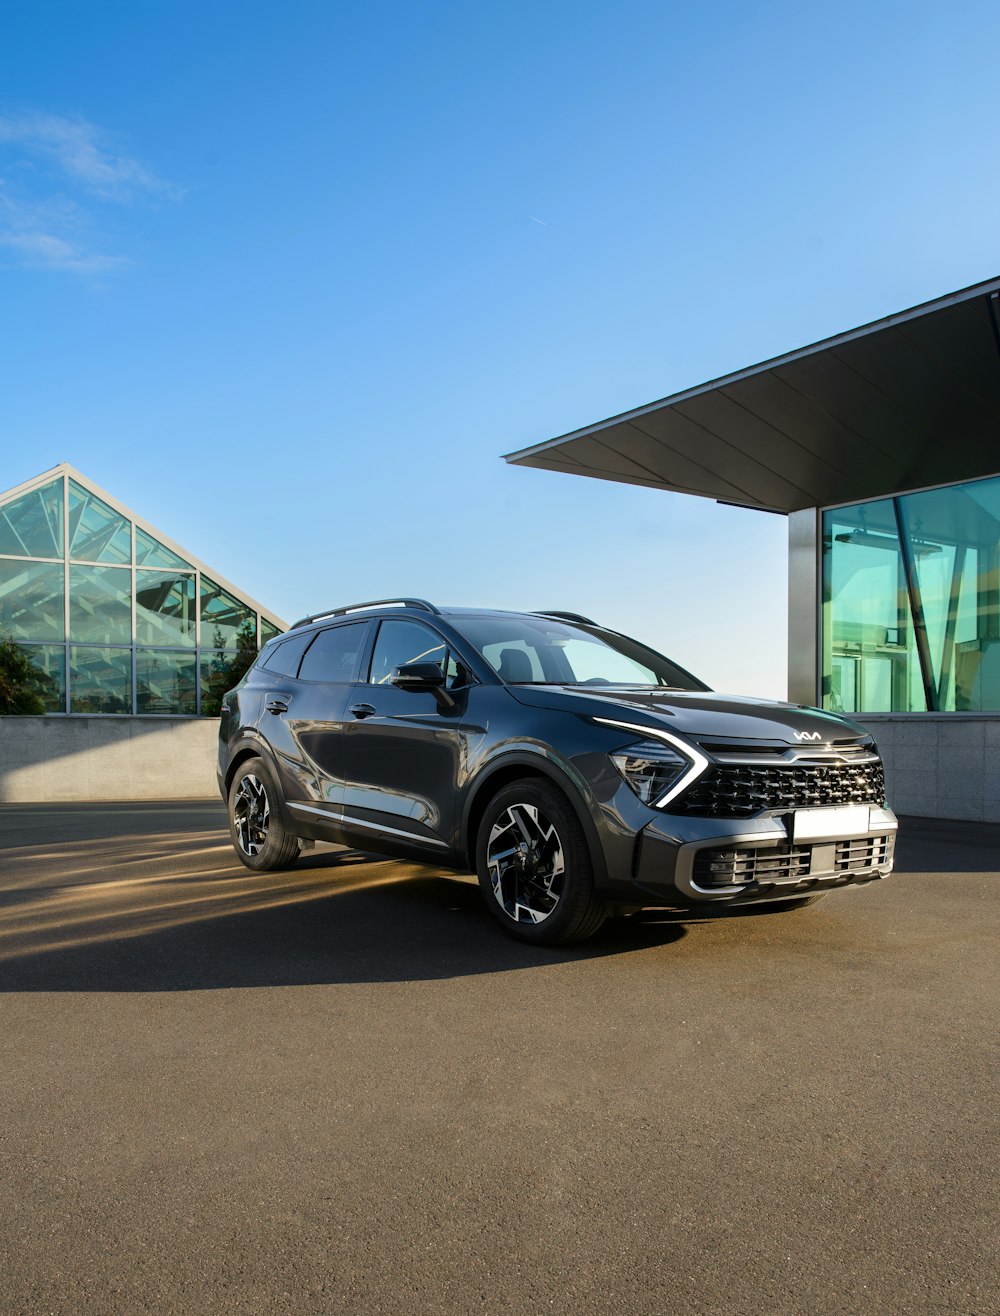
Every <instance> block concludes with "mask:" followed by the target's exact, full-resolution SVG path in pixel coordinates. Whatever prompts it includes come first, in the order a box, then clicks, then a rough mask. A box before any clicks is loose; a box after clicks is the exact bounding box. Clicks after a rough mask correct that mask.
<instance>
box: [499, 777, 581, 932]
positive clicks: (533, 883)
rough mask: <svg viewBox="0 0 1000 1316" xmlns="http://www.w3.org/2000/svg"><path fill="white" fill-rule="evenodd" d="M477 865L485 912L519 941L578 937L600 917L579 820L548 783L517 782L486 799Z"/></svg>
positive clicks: (554, 788) (526, 780)
mask: <svg viewBox="0 0 1000 1316" xmlns="http://www.w3.org/2000/svg"><path fill="white" fill-rule="evenodd" d="M476 871H477V873H478V876H479V884H480V886H481V887H482V890H483V895H484V897H485V899H486V904H487V906H488V907H489V909H490V912H491V913H492V914H493V916H494V917H495V918H496V919H497V921H498V922H499V923H500V924H501V926H502V927H504V928H505V929H506V930H507V931H508V932H510V933H511V934H512V935H513V936H515V937H518V938H520V939H521V940H522V941H530V942H534V943H535V944H536V945H548V946H555V945H565V944H566V943H567V942H572V941H582V940H583V939H584V938H585V937H589V936H591V935H592V933H594V932H596V931H597V929H598V928H599V927H600V926H601V924H602V923H603V922H604V920H605V919H606V918H607V908H606V906H605V904H604V902H603V901H602V900H600V899H599V898H598V897H597V895H596V894H595V891H594V868H593V863H592V861H591V858H590V851H589V849H588V847H587V841H586V837H585V836H584V834H583V828H582V827H581V825H580V821H579V819H578V818H577V816H576V814H575V813H574V812H573V808H572V806H571V805H570V803H569V801H568V800H567V799H566V797H565V796H564V795H563V794H562V792H561V791H559V790H558V789H556V787H555V786H551V785H549V783H548V782H544V781H539V780H537V779H533V778H528V779H525V780H524V781H517V782H514V783H513V784H512V785H510V786H507V787H505V788H504V789H503V790H502V791H500V792H499V794H498V795H497V796H496V797H495V798H494V799H493V800H491V801H490V803H489V805H488V806H487V808H486V812H485V813H484V814H483V818H482V821H481V822H480V824H479V833H478V837H477V843H476Z"/></svg>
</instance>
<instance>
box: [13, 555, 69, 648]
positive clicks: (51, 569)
mask: <svg viewBox="0 0 1000 1316" xmlns="http://www.w3.org/2000/svg"><path fill="white" fill-rule="evenodd" d="M63 570H64V568H63V566H62V563H60V562H14V561H12V560H11V559H10V558H0V630H4V631H9V632H10V634H11V635H12V636H13V637H14V639H15V640H62V639H64V638H65V635H66V628H65V614H64V611H63V579H64V577H63Z"/></svg>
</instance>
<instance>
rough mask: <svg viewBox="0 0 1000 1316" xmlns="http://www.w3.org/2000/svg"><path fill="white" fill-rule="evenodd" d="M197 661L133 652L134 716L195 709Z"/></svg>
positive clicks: (173, 652) (161, 652)
mask: <svg viewBox="0 0 1000 1316" xmlns="http://www.w3.org/2000/svg"><path fill="white" fill-rule="evenodd" d="M197 679H198V678H197V661H196V659H195V655H194V654H193V653H178V652H177V651H176V650H170V649H136V651H135V702H136V709H135V711H136V712H137V713H174V714H177V713H191V714H193V713H194V712H195V711H196V709H195V688H196V684H197Z"/></svg>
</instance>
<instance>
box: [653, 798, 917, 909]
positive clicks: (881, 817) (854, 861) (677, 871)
mask: <svg viewBox="0 0 1000 1316" xmlns="http://www.w3.org/2000/svg"><path fill="white" fill-rule="evenodd" d="M896 829H897V823H896V817H895V815H894V814H893V813H892V811H891V810H890V809H885V808H879V807H876V806H875V805H872V806H871V807H870V813H869V819H868V828H867V830H866V831H864V832H858V833H856V834H854V835H849V836H838V837H835V838H833V839H824V840H821V841H809V842H807V843H796V842H795V841H794V840H793V837H792V815H791V814H767V815H763V816H761V817H758V818H748V819H738V820H737V819H732V820H720V819H718V818H687V817H684V818H681V817H671V816H667V815H665V816H664V817H662V818H657V819H656V820H655V821H653V822H651V823H649V825H648V826H647V827H646V828H644V830H643V832H642V834H641V839H640V842H639V846H638V853H637V856H636V862H635V866H634V880H635V883H636V885H637V886H638V887H639V888H641V891H642V893H643V894H644V896H651V897H653V898H654V899H655V900H656V902H657V903H658V904H675V903H680V904H682V905H705V904H709V903H711V904H716V905H720V904H729V905H745V904H756V903H758V902H762V901H768V900H788V899H795V898H801V897H802V896H807V895H810V894H812V893H814V892H820V891H828V890H832V889H834V888H836V887H842V886H853V885H858V884H859V883H862V882H872V881H877V880H878V879H879V878H883V877H888V875H889V873H891V872H892V865H893V851H894V848H895V841H896Z"/></svg>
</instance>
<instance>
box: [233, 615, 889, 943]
mask: <svg viewBox="0 0 1000 1316" xmlns="http://www.w3.org/2000/svg"><path fill="white" fill-rule="evenodd" d="M219 737H220V739H219V766H218V774H219V786H220V789H221V791H222V795H223V798H224V799H225V800H226V802H227V805H228V809H229V821H230V827H231V831H232V838H233V845H234V846H235V848H236V853H237V855H238V856H239V858H240V859H241V860H242V861H243V863H244V864H246V865H247V866H248V867H249V868H254V869H272V868H284V867H287V866H288V865H290V864H292V863H294V862H295V859H296V858H297V856H298V854H299V850H300V845H301V843H302V842H303V841H308V840H310V839H313V840H315V839H319V840H324V841H334V842H339V843H341V844H345V845H350V846H354V847H357V848H360V849H363V850H367V851H376V852H378V853H380V854H385V855H395V856H399V857H402V858H406V859H415V860H419V861H421V862H423V863H430V864H439V865H443V866H447V867H453V868H459V869H463V870H469V869H474V870H475V871H476V872H477V873H478V876H479V881H480V884H481V886H482V890H483V894H484V897H485V900H486V904H487V906H488V908H489V909H490V910H491V912H492V913H493V915H494V916H495V917H496V918H497V920H498V921H499V922H500V923H501V925H502V926H503V927H504V928H506V929H507V930H508V931H509V932H511V933H513V934H514V935H515V936H518V937H521V938H523V939H524V940H526V941H532V942H541V943H547V944H554V943H560V942H570V941H577V940H580V939H582V938H584V937H587V936H589V935H590V934H591V933H593V932H594V931H595V930H596V929H597V928H598V927H599V926H600V925H601V923H602V922H603V921H604V919H605V918H606V917H607V916H608V914H609V913H612V912H619V911H625V910H629V909H637V908H642V907H643V906H667V907H673V908H678V907H681V908H696V909H705V908H709V907H711V908H720V907H723V906H725V907H736V906H739V907H745V908H749V907H750V906H751V905H760V904H762V903H764V902H782V903H783V905H784V906H786V907H787V905H788V904H789V903H792V902H794V903H799V904H801V903H803V902H805V901H808V900H811V899H814V898H815V897H816V896H818V895H821V894H823V893H825V892H827V891H831V890H835V889H837V888H839V887H844V886H848V885H856V884H858V883H862V882H870V881H872V880H873V879H877V878H882V877H885V876H887V875H888V873H889V872H890V871H891V869H892V857H893V844H894V840H895V835H896V819H895V817H894V816H893V814H892V813H891V812H890V810H889V809H888V808H886V802H885V788H884V783H883V774H882V763H881V760H880V758H879V755H878V751H877V749H876V747H875V742H874V741H873V740H872V737H871V736H870V735H869V733H868V732H867V731H866V730H865V729H864V728H863V727H861V726H858V725H857V724H855V723H853V722H848V721H845V720H844V719H843V718H841V717H838V716H835V715H834V714H831V713H826V712H822V711H821V710H819V709H816V708H805V707H799V706H796V705H793V704H781V703H773V702H769V701H764V700H759V699H747V698H740V697H736V696H732V695H719V694H714V693H713V692H712V691H710V690H709V689H708V688H707V686H705V685H703V684H702V682H701V681H699V680H697V678H695V677H693V676H692V675H691V674H690V673H689V672H686V671H684V670H683V668H681V667H678V666H677V664H676V663H673V662H671V661H670V659H669V658H665V657H663V655H662V654H659V653H656V652H655V651H654V650H652V649H649V648H647V647H646V646H645V645H642V644H639V643H637V642H636V641H635V640H631V639H629V638H628V637H627V636H624V635H620V634H618V633H616V632H615V631H611V630H607V629H605V628H604V627H602V626H599V625H597V624H596V623H594V622H592V621H589V620H588V619H587V618H586V617H581V616H578V615H576V614H573V613H565V612H531V613H526V612H525V613H522V612H496V611H488V610H486V609H479V608H438V607H435V606H434V605H433V604H431V603H427V602H425V601H424V600H422V599H394V600H380V601H378V602H375V603H365V604H353V605H350V606H346V607H341V608H334V609H332V610H331V611H329V612H324V613H318V614H316V615H314V616H311V617H304V618H303V619H302V620H301V621H299V622H296V624H295V625H294V626H293V627H292V629H291V630H290V631H288V632H287V633H286V634H284V635H281V636H279V637H278V638H277V639H275V640H272V641H271V642H270V643H269V644H267V645H265V647H264V648H263V649H262V650H261V652H260V654H259V655H258V658H257V661H256V662H255V663H254V665H253V667H252V668H251V669H250V671H249V672H248V673H247V675H246V676H245V677H244V679H243V681H242V682H241V683H240V684H239V685H238V686H237V687H236V689H235V690H232V691H230V692H229V694H227V695H226V697H225V700H224V701H223V708H222V717H221V722H220V727H219Z"/></svg>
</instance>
